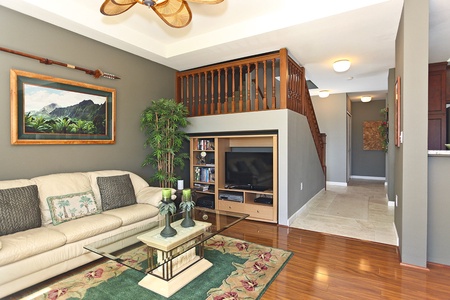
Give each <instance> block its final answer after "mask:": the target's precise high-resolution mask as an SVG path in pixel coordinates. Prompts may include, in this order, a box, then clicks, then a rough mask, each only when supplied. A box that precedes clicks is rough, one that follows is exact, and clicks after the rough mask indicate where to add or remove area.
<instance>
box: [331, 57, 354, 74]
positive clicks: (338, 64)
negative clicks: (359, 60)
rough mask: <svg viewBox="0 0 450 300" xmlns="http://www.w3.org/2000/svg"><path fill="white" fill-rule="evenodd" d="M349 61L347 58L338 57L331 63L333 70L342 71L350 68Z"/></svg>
mask: <svg viewBox="0 0 450 300" xmlns="http://www.w3.org/2000/svg"><path fill="white" fill-rule="evenodd" d="M350 65H351V62H350V61H349V60H348V59H340V60H337V61H335V62H334V63H333V69H334V71H336V72H338V73H342V72H345V71H348V69H350Z"/></svg>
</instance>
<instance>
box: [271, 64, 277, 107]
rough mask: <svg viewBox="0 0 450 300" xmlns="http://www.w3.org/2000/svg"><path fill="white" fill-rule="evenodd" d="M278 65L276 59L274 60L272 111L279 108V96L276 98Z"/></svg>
mask: <svg viewBox="0 0 450 300" xmlns="http://www.w3.org/2000/svg"><path fill="white" fill-rule="evenodd" d="M275 70H276V65H275V58H273V59H272V109H275V108H276V107H277V106H276V105H277V96H276V81H275V80H276V78H275V77H276V75H277V74H276V73H275Z"/></svg>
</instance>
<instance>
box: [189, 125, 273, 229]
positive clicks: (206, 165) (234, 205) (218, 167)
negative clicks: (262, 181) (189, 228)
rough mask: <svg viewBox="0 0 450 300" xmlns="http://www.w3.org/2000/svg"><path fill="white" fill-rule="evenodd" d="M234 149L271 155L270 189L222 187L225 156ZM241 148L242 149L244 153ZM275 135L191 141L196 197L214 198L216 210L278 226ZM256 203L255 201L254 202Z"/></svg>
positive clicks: (191, 159) (204, 138)
mask: <svg viewBox="0 0 450 300" xmlns="http://www.w3.org/2000/svg"><path fill="white" fill-rule="evenodd" d="M235 149H240V151H245V150H246V149H251V150H252V151H254V150H255V149H256V150H258V149H265V151H267V150H268V149H269V150H270V153H272V160H273V162H271V163H272V164H273V166H271V167H272V168H271V169H270V172H272V174H269V175H271V176H269V178H270V179H269V182H270V180H272V182H271V185H272V186H273V188H272V189H271V190H263V191H260V190H251V189H238V188H229V186H227V187H226V184H225V181H226V180H225V178H226V176H225V171H226V165H225V153H227V152H232V151H234V150H235ZM243 149H244V150H243ZM277 156H278V154H277V135H276V134H264V135H233V136H196V137H191V138H190V172H191V174H190V175H191V176H190V178H191V180H190V185H191V188H192V189H194V190H195V191H196V194H197V195H198V196H200V197H201V196H213V197H214V199H215V200H214V201H215V207H216V209H219V210H225V211H232V212H242V213H247V214H249V217H248V219H251V220H257V221H264V222H271V223H277V222H278V201H277V200H278V192H277V187H278V183H277V178H278V166H277V161H278V159H277ZM255 200H256V201H255Z"/></svg>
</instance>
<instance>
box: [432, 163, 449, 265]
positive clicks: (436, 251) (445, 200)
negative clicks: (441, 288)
mask: <svg viewBox="0 0 450 300" xmlns="http://www.w3.org/2000/svg"><path fill="white" fill-rule="evenodd" d="M449 170H450V158H449V157H448V156H447V157H429V158H428V215H429V216H430V217H429V218H428V249H427V250H428V253H427V254H428V261H431V262H434V263H438V264H443V265H450V239H449V238H448V230H449V228H450V212H449V209H448V207H449V196H448V195H450V185H449V184H448V172H449Z"/></svg>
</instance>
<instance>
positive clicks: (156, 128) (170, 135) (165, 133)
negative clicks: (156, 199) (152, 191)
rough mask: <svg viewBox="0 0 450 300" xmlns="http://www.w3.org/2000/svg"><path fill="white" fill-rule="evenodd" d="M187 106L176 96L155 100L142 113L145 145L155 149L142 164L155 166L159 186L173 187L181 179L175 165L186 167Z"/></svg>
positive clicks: (155, 175)
mask: <svg viewBox="0 0 450 300" xmlns="http://www.w3.org/2000/svg"><path fill="white" fill-rule="evenodd" d="M187 116H188V110H187V108H186V107H185V106H184V105H183V104H181V103H177V102H176V101H175V100H173V99H165V98H162V99H159V100H153V101H152V103H151V105H150V106H149V107H147V108H146V109H145V110H144V112H143V113H142V115H141V130H143V131H144V133H145V135H146V136H147V139H146V141H145V144H144V145H145V146H146V147H150V148H152V149H153V152H152V153H150V154H148V155H147V157H146V158H145V161H144V163H143V164H142V166H147V165H151V166H153V167H154V168H155V169H156V172H155V174H154V175H153V176H152V178H151V179H152V181H155V182H158V183H159V186H160V187H164V188H173V187H174V186H175V184H176V182H177V180H178V178H177V176H176V174H175V167H180V168H183V167H184V160H185V159H188V158H189V156H188V154H187V153H182V152H181V150H182V147H183V142H184V141H185V140H188V139H189V138H188V136H187V134H186V133H185V132H184V131H182V130H181V128H183V127H186V126H187V125H188V124H189V122H188V120H187Z"/></svg>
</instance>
